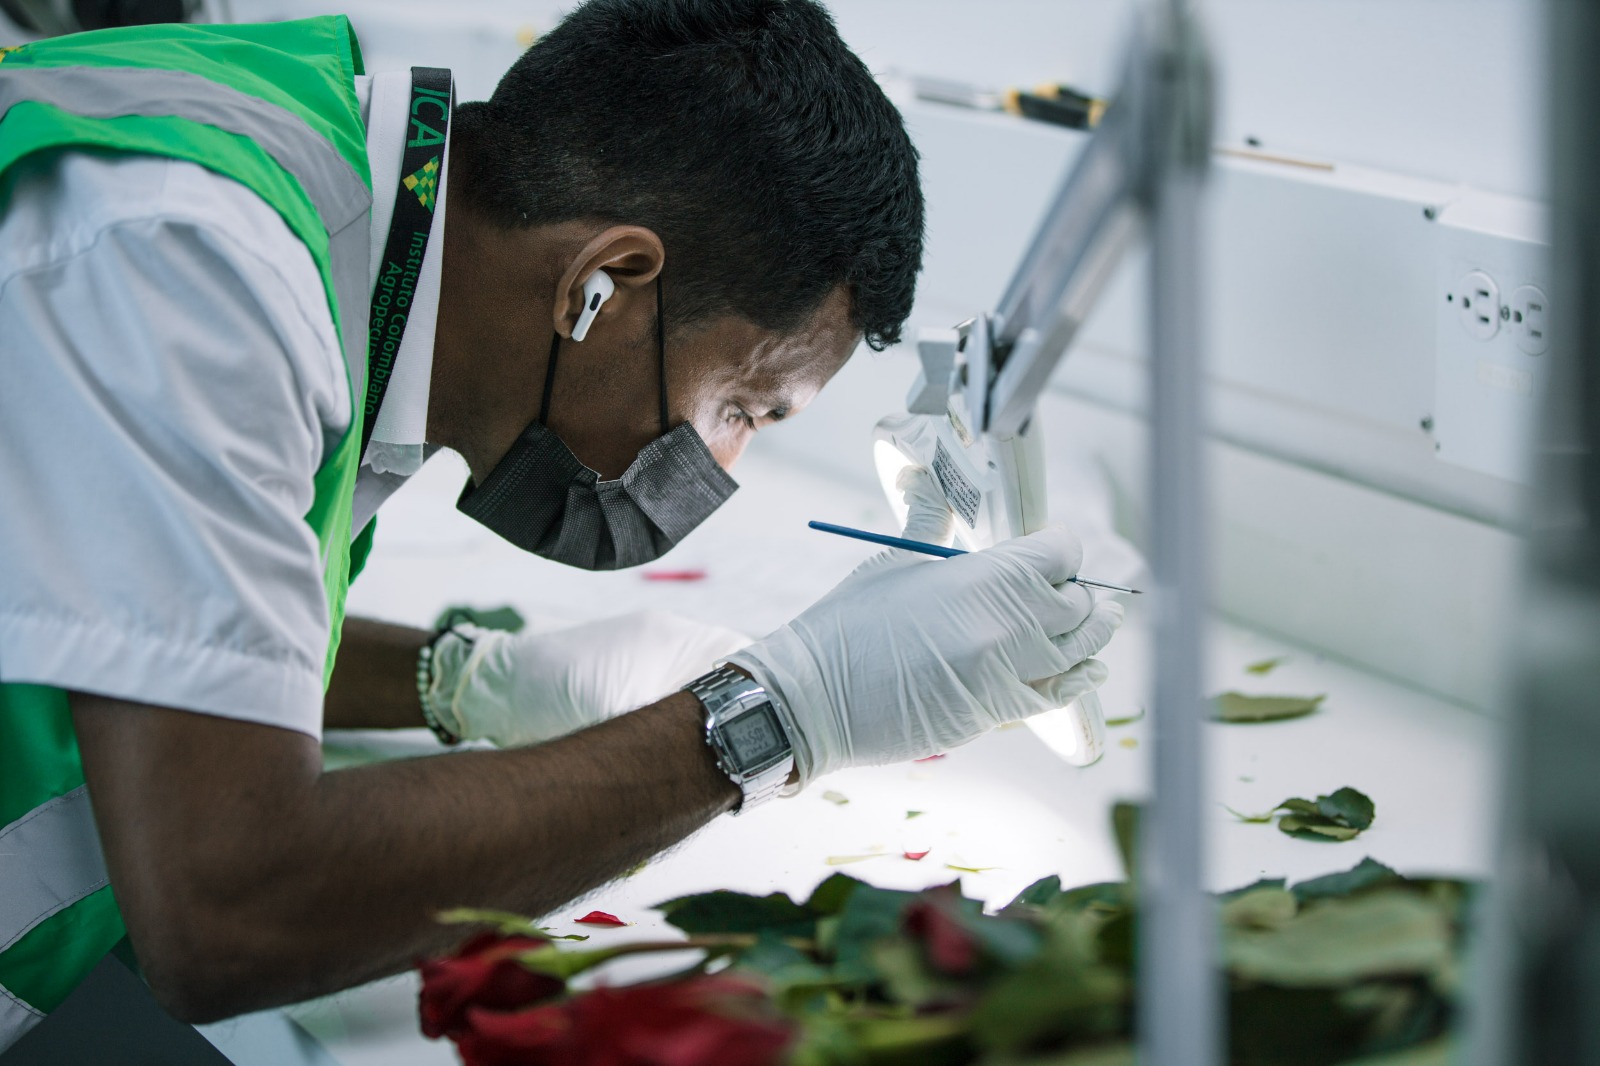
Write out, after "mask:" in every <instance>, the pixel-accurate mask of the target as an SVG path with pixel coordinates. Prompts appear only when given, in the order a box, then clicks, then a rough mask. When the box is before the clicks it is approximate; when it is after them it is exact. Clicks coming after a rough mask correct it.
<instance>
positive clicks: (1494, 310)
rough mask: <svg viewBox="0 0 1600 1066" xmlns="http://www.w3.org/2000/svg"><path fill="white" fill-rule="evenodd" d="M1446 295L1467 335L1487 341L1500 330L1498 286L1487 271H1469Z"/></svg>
mask: <svg viewBox="0 0 1600 1066" xmlns="http://www.w3.org/2000/svg"><path fill="white" fill-rule="evenodd" d="M1448 298H1449V300H1450V301H1451V302H1453V303H1454V304H1455V305H1456V317H1457V318H1458V319H1460V321H1461V327H1462V328H1463V329H1465V330H1466V331H1467V335H1468V336H1470V337H1473V338H1474V339H1476V340H1480V341H1486V340H1490V339H1492V338H1493V337H1494V335H1495V334H1496V333H1498V332H1500V286H1498V285H1496V284H1495V281H1494V279H1493V278H1491V277H1490V276H1489V275H1488V274H1485V273H1484V272H1483V271H1481V270H1474V271H1472V273H1470V274H1467V275H1466V276H1464V277H1463V278H1462V279H1461V280H1460V281H1458V282H1456V287H1455V291H1454V292H1452V293H1451V294H1450V296H1449V297H1448Z"/></svg>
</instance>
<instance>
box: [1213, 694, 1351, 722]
mask: <svg viewBox="0 0 1600 1066" xmlns="http://www.w3.org/2000/svg"><path fill="white" fill-rule="evenodd" d="M1327 698H1328V697H1327V695H1326V694H1323V695H1320V696H1250V695H1247V694H1245V693H1243V692H1224V693H1222V694H1221V695H1219V696H1215V697H1213V698H1212V700H1211V720H1212V721H1214V722H1235V723H1237V722H1281V721H1285V720H1287V719H1290V718H1301V717H1304V716H1305V715H1308V714H1310V713H1311V712H1312V711H1314V710H1316V709H1317V708H1318V707H1320V706H1322V701H1323V700H1325V699H1327Z"/></svg>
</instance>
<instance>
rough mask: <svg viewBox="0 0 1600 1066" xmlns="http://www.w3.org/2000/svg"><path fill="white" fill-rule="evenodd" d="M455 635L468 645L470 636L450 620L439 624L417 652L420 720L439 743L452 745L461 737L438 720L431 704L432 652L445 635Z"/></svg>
mask: <svg viewBox="0 0 1600 1066" xmlns="http://www.w3.org/2000/svg"><path fill="white" fill-rule="evenodd" d="M451 635H453V636H455V637H456V638H458V639H460V640H464V641H466V642H467V643H468V644H469V645H470V644H471V643H472V638H471V637H469V636H466V635H465V634H462V633H457V632H456V631H455V626H454V624H453V623H452V622H447V624H445V625H443V626H440V627H439V629H438V631H437V632H435V633H434V634H433V637H432V639H430V640H429V641H428V643H426V644H424V645H423V646H422V649H421V650H420V651H418V652H417V701H418V702H419V703H421V704H422V720H423V721H424V722H426V723H427V725H428V728H429V729H431V730H433V735H434V736H436V737H438V738H439V743H441V744H444V745H447V746H449V747H454V746H455V745H457V744H459V743H461V738H460V737H458V736H456V735H455V734H454V733H452V732H450V730H448V729H446V728H445V726H444V723H443V722H441V721H439V712H438V711H437V710H435V709H434V706H433V652H434V648H435V647H436V646H437V645H438V643H439V642H440V641H441V640H443V639H444V638H445V637H446V636H451Z"/></svg>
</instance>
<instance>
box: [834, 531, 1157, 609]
mask: <svg viewBox="0 0 1600 1066" xmlns="http://www.w3.org/2000/svg"><path fill="white" fill-rule="evenodd" d="M806 524H807V525H808V526H810V527H811V528H812V529H815V530H818V531H820V532H823V533H832V534H834V535H835V536H840V537H850V538H851V539H853V540H864V541H867V542H868V543H871V544H882V545H883V546H884V547H886V548H904V549H905V550H906V551H913V552H921V553H922V554H923V555H937V556H938V557H939V558H941V559H950V558H954V557H955V556H957V555H965V554H967V553H966V552H965V551H963V550H962V549H960V548H944V547H941V546H939V545H937V544H929V543H927V542H926V541H921V540H907V539H906V538H904V537H891V536H889V535H888V534H886V533H869V532H868V531H866V530H865V529H852V528H851V527H850V526H836V525H834V524H833V523H832V522H807V523H806ZM1067 580H1068V581H1074V582H1077V583H1078V584H1080V585H1082V586H1084V587H1085V588H1096V589H1106V590H1108V591H1111V592H1127V593H1132V594H1134V595H1137V594H1138V592H1139V590H1138V589H1130V588H1127V587H1125V586H1123V585H1112V584H1108V583H1107V582H1104V581H1091V580H1090V579H1089V578H1086V577H1081V576H1079V577H1069V578H1067Z"/></svg>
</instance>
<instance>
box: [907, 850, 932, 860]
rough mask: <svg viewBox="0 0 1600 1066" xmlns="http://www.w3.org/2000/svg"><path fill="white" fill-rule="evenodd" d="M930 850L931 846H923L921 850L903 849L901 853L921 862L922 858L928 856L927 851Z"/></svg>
mask: <svg viewBox="0 0 1600 1066" xmlns="http://www.w3.org/2000/svg"><path fill="white" fill-rule="evenodd" d="M932 850H933V849H932V848H924V849H923V850H921V851H903V852H901V854H902V855H904V856H905V857H906V858H908V859H910V860H911V861H912V862H921V861H922V860H923V859H926V858H927V857H928V852H930V851H932Z"/></svg>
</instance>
